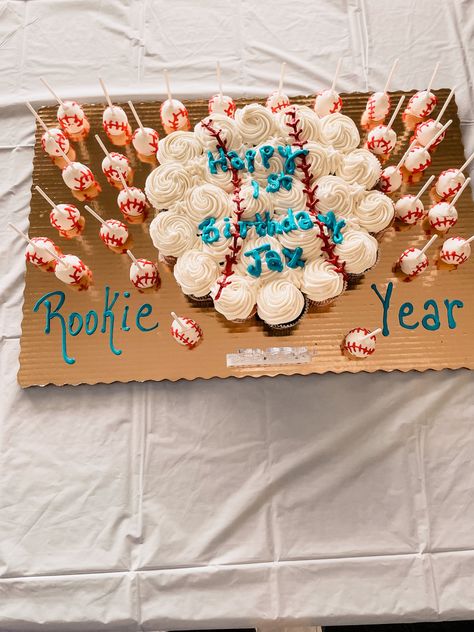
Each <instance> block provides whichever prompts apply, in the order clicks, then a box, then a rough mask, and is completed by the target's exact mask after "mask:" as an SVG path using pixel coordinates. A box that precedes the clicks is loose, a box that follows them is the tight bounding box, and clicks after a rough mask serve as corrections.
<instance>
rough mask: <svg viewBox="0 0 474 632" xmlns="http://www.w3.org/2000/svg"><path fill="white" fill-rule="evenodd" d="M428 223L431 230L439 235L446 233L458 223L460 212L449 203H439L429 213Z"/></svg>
mask: <svg viewBox="0 0 474 632" xmlns="http://www.w3.org/2000/svg"><path fill="white" fill-rule="evenodd" d="M428 221H429V223H430V226H431V228H434V229H435V230H437V231H438V232H439V233H445V232H447V231H448V230H449V229H450V228H452V227H453V226H454V225H455V224H456V222H457V221H458V212H457V210H456V207H455V206H454V205H452V204H450V203H449V202H438V203H437V204H434V205H433V206H432V207H431V208H430V210H429V211H428Z"/></svg>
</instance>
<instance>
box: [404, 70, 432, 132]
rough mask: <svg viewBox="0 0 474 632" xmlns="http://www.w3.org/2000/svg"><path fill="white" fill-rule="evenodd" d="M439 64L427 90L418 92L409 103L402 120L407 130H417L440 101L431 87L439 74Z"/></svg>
mask: <svg viewBox="0 0 474 632" xmlns="http://www.w3.org/2000/svg"><path fill="white" fill-rule="evenodd" d="M438 68H439V62H438V63H437V64H436V66H435V69H434V71H433V74H432V75H431V78H430V80H429V82H428V87H427V89H426V90H421V91H419V92H416V93H415V94H414V95H413V96H412V97H411V98H410V100H409V101H408V104H407V107H406V108H405V111H404V112H403V115H402V118H403V122H404V123H405V128H406V129H407V130H410V131H411V130H413V129H415V127H416V125H417V124H418V123H420V122H421V121H423V119H425V118H426V117H427V116H429V115H430V114H431V112H432V111H433V109H434V108H435V107H436V104H437V102H438V99H437V98H436V96H435V95H434V94H433V93H432V92H431V86H432V85H433V81H434V79H435V77H436V73H437V72H438Z"/></svg>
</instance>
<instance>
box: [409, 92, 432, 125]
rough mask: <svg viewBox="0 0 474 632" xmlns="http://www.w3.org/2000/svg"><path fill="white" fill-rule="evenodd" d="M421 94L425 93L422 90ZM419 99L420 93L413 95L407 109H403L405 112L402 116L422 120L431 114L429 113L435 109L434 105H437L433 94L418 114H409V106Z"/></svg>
mask: <svg viewBox="0 0 474 632" xmlns="http://www.w3.org/2000/svg"><path fill="white" fill-rule="evenodd" d="M422 92H425V91H424V90H422ZM419 98H420V92H417V93H416V94H414V95H413V96H412V97H411V99H410V100H409V101H408V105H407V107H406V108H405V112H404V113H403V114H404V115H405V113H406V114H411V115H412V116H415V117H416V118H424V117H425V116H428V115H429V114H431V112H432V111H433V109H434V108H435V106H436V104H437V103H438V99H437V97H436V95H434V94H433V96H432V97H430V98H429V100H428V102H427V103H426V106H425V109H424V110H422V111H421V112H420V114H415V113H413V112H411V106H412V105H413V104H414V103H415V101H416V100H417V99H419Z"/></svg>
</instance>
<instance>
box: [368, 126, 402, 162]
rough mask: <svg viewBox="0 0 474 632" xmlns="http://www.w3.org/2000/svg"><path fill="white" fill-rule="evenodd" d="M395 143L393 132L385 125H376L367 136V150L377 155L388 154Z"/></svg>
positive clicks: (395, 137)
mask: <svg viewBox="0 0 474 632" xmlns="http://www.w3.org/2000/svg"><path fill="white" fill-rule="evenodd" d="M396 143H397V135H396V133H395V131H394V130H393V129H391V128H389V127H387V126H386V125H377V127H374V128H373V129H371V130H370V132H369V133H368V135H367V149H369V150H370V151H371V152H372V153H374V154H377V155H387V154H390V153H391V152H392V151H393V150H394V148H395V145H396Z"/></svg>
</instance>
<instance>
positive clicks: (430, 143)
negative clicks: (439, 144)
mask: <svg viewBox="0 0 474 632" xmlns="http://www.w3.org/2000/svg"><path fill="white" fill-rule="evenodd" d="M452 122H453V120H452V119H449V121H448V122H447V123H445V124H444V125H443V127H442V128H441V129H440V130H439V131H438V132H437V133H436V135H435V136H433V138H432V139H431V140H430V142H429V143H427V144H426V145H425V149H426V150H428V149H429V148H430V147H431V145H433V143H435V142H436V141H437V140H438V138H439V137H440V136H441V134H442V133H443V132H445V131H446V130H447V129H448V127H449V126H450V125H451V123H452Z"/></svg>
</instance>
